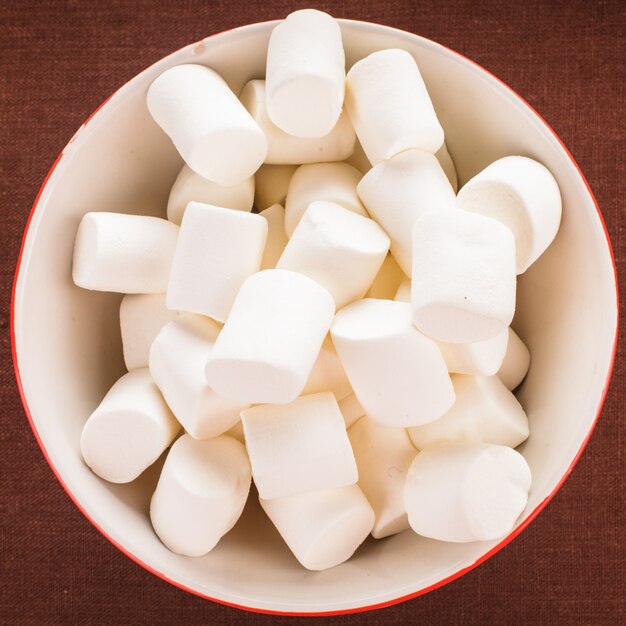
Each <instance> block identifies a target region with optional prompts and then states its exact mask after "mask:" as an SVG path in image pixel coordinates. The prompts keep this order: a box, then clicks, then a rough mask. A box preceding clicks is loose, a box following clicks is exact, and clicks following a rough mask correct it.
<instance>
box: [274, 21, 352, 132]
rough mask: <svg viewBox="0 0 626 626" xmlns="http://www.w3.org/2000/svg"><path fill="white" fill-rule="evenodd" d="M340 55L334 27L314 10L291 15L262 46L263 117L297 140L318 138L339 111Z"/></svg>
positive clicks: (341, 87)
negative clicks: (264, 63) (264, 48)
mask: <svg viewBox="0 0 626 626" xmlns="http://www.w3.org/2000/svg"><path fill="white" fill-rule="evenodd" d="M345 63H346V60H345V55H344V51H343V43H342V41H341V30H340V29H339V24H337V22H336V21H335V20H334V19H333V18H332V17H331V16H330V15H328V14H327V13H323V12H322V11H316V10H314V9H304V10H302V11H295V12H294V13H291V14H290V15H288V16H287V18H286V19H285V20H283V21H282V22H281V23H280V24H279V25H278V26H276V27H275V28H274V30H273V31H272V34H271V36H270V40H269V44H268V46H267V68H266V85H267V95H266V97H267V112H268V115H269V117H270V119H271V120H272V122H274V124H276V126H278V128H280V129H281V130H283V131H285V132H286V133H289V134H290V135H294V136H296V137H323V136H324V135H327V134H328V133H329V132H330V131H331V130H332V129H333V127H334V126H335V124H336V123H337V119H338V118H339V114H340V113H341V110H342V107H343V96H344V83H345V78H346V69H345Z"/></svg>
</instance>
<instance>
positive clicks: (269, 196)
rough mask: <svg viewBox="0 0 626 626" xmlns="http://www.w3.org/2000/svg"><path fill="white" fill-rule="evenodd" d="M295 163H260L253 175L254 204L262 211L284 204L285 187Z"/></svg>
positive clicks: (294, 169)
mask: <svg viewBox="0 0 626 626" xmlns="http://www.w3.org/2000/svg"><path fill="white" fill-rule="evenodd" d="M297 169H298V166H297V165H261V167H260V169H259V170H258V171H257V173H256V174H255V175H254V185H255V187H254V206H255V207H256V208H257V209H258V210H259V212H263V211H264V210H265V209H267V208H269V207H271V206H273V205H275V204H280V205H281V206H285V200H286V199H287V189H288V188H289V181H290V180H291V177H292V176H293V173H294V172H295V171H296V170H297Z"/></svg>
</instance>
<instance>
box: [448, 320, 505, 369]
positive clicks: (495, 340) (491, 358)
mask: <svg viewBox="0 0 626 626" xmlns="http://www.w3.org/2000/svg"><path fill="white" fill-rule="evenodd" d="M508 342H509V329H508V328H505V329H504V330H503V331H502V332H499V333H498V334H497V335H496V336H495V337H492V338H491V339H485V340H484V341H475V342H474V343H446V342H444V341H440V342H439V344H438V345H439V350H441V354H442V355H443V360H444V361H445V362H446V365H447V366H448V371H449V372H454V373H456V374H473V375H475V376H493V375H494V374H496V372H497V371H498V370H499V369H500V366H501V365H502V360H503V359H504V355H505V354H506V347H507V344H508Z"/></svg>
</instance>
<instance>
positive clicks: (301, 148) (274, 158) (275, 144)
mask: <svg viewBox="0 0 626 626" xmlns="http://www.w3.org/2000/svg"><path fill="white" fill-rule="evenodd" d="M239 97H240V99H241V102H242V104H243V105H244V107H245V108H246V109H247V110H248V111H249V112H250V115H252V117H253V118H254V119H255V121H256V122H257V124H258V125H259V126H260V127H261V129H262V130H263V133H264V135H265V137H266V139H267V156H266V157H265V163H266V164H268V165H291V164H295V165H299V164H301V163H322V162H327V161H343V160H344V159H347V158H348V157H349V156H350V155H351V154H352V153H353V152H354V142H355V141H356V135H355V134H354V129H353V128H352V124H351V123H350V119H349V118H348V115H347V113H346V112H345V111H343V112H342V113H341V115H340V116H339V119H338V120H337V123H336V124H335V126H334V127H333V129H332V130H331V131H330V132H329V133H328V134H327V135H324V136H323V137H313V138H305V137H294V136H293V135H288V134H287V133H286V132H284V131H282V130H281V129H280V128H278V126H276V125H275V124H274V123H273V122H272V120H270V118H269V116H268V115H267V109H266V108H265V81H264V80H251V81H249V82H248V83H246V85H245V86H244V88H243V91H242V92H241V95H240V96H239Z"/></svg>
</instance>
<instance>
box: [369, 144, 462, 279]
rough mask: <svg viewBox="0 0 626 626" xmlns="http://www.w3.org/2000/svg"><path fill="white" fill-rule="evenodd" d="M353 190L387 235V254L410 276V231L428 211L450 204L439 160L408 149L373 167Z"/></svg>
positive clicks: (450, 192)
mask: <svg viewBox="0 0 626 626" xmlns="http://www.w3.org/2000/svg"><path fill="white" fill-rule="evenodd" d="M357 191H358V193H359V196H360V198H361V200H362V201H363V204H364V205H365V208H366V209H367V211H368V213H369V214H370V215H371V216H372V218H373V219H375V220H376V221H377V222H378V223H379V224H380V225H381V226H382V227H383V228H384V229H385V232H386V233H387V234H388V235H389V237H390V238H391V254H392V255H393V256H394V258H395V260H396V261H397V262H398V265H399V266H400V267H401V268H402V271H403V272H404V273H405V274H406V275H407V276H411V271H412V267H411V259H412V241H411V233H412V232H413V226H414V224H415V222H416V221H417V220H418V219H419V218H420V217H421V216H422V215H424V214H425V213H428V212H429V211H440V210H443V209H450V208H452V207H453V206H454V200H455V196H454V190H453V189H452V186H451V185H450V181H448V179H447V177H446V175H445V173H444V171H443V169H442V168H441V165H439V161H437V159H436V158H435V156H434V155H432V154H430V153H428V152H423V151H421V150H408V151H407V152H403V153H402V154H399V155H398V156H397V157H394V158H393V159H391V160H389V161H385V162H383V163H380V164H379V165H376V166H375V167H373V168H372V169H371V170H370V171H369V172H368V173H367V174H366V175H365V176H363V178H362V179H361V182H360V183H359V185H358V187H357Z"/></svg>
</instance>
